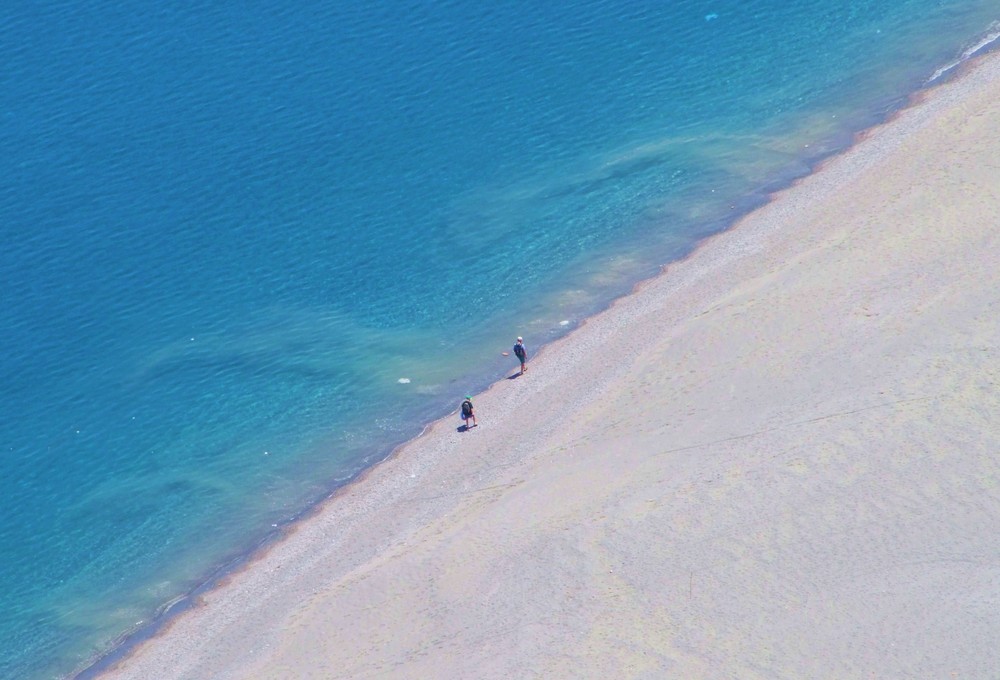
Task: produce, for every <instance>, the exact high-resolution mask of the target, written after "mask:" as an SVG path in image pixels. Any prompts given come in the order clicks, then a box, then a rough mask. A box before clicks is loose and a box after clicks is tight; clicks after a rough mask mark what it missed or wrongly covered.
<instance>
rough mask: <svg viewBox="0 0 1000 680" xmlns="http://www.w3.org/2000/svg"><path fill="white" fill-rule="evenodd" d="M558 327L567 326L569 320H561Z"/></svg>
mask: <svg viewBox="0 0 1000 680" xmlns="http://www.w3.org/2000/svg"><path fill="white" fill-rule="evenodd" d="M559 325H560V326H568V325H569V319H563V320H562V321H560V322H559Z"/></svg>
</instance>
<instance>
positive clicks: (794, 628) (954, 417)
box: [107, 57, 1000, 679]
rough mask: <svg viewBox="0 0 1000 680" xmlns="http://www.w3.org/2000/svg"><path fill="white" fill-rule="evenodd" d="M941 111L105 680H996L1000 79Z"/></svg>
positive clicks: (694, 261) (588, 329)
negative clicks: (635, 679)
mask: <svg viewBox="0 0 1000 680" xmlns="http://www.w3.org/2000/svg"><path fill="white" fill-rule="evenodd" d="M924 99H925V101H923V102H922V103H920V104H918V105H915V106H912V107H910V108H908V109H906V110H905V111H903V112H901V113H900V114H899V115H897V116H896V117H895V118H894V120H893V121H891V122H890V123H888V124H886V125H883V126H881V127H879V128H877V129H875V130H872V131H870V132H869V133H868V134H867V135H866V138H865V139H863V140H861V141H859V143H858V144H857V145H855V146H854V147H853V148H852V149H851V150H849V151H848V152H846V153H845V154H843V155H841V156H838V157H837V158H834V159H832V160H830V161H828V162H827V163H826V164H825V166H824V167H823V168H822V169H821V170H819V171H818V172H817V173H815V174H813V175H812V176H810V177H808V178H807V179H805V180H803V181H802V182H800V183H799V184H797V185H796V186H795V187H793V188H791V189H789V190H787V191H783V192H781V194H780V195H778V196H777V197H776V198H775V200H774V201H773V202H772V203H770V204H769V205H767V206H765V207H764V208H762V209H760V210H758V211H756V212H754V213H753V214H752V215H750V216H749V217H747V218H746V219H744V220H743V221H741V223H740V224H739V225H737V227H735V228H734V229H732V230H730V231H728V232H726V233H724V234H721V235H719V236H716V237H714V238H713V239H711V240H710V241H709V242H707V243H706V244H705V245H703V246H702V247H701V248H699V250H698V251H697V252H695V253H694V254H693V255H692V256H691V257H689V258H688V259H686V260H685V261H683V262H681V263H677V264H674V265H671V266H670V267H669V268H668V269H667V271H666V272H665V273H664V274H663V275H661V276H660V277H658V278H656V279H654V280H652V281H650V282H647V283H646V284H644V285H642V286H640V287H639V289H637V290H636V291H635V292H634V293H633V294H632V295H630V296H628V297H626V298H624V299H622V300H620V301H619V302H617V303H616V304H615V305H614V306H613V307H612V308H611V309H610V310H609V311H607V312H605V313H603V314H601V315H599V316H597V317H595V318H593V319H590V320H589V321H588V322H587V323H586V324H585V325H584V326H583V327H582V328H580V329H579V330H577V331H575V332H574V333H572V334H571V335H570V336H569V337H567V338H565V339H563V340H561V341H559V342H557V343H554V344H553V345H551V346H549V347H548V348H546V350H545V351H544V352H543V353H542V354H541V356H539V357H538V358H537V359H536V360H533V361H532V362H531V363H530V365H529V371H528V373H527V374H526V375H525V376H523V377H521V378H519V379H517V380H502V381H500V382H499V383H498V384H496V385H495V386H494V387H493V388H492V389H490V390H489V391H488V392H487V393H485V394H483V395H480V396H479V397H477V398H476V400H475V401H476V408H477V415H478V416H479V423H480V426H479V427H478V428H475V429H474V430H472V431H470V432H458V431H457V430H456V428H457V426H458V425H459V420H458V418H457V416H455V417H450V418H447V419H445V420H442V421H440V422H438V423H435V424H434V425H433V426H431V427H430V428H429V429H428V431H427V432H425V434H424V435H423V436H421V437H420V438H418V439H417V440H415V441H413V442H411V443H410V444H408V445H407V446H406V447H404V448H403V449H402V450H400V451H399V452H398V453H397V454H396V455H395V456H394V457H393V458H392V459H391V460H389V461H388V462H386V463H384V464H382V465H380V466H378V467H376V468H375V469H374V470H372V471H371V472H370V473H369V474H367V475H366V477H365V478H364V479H363V480H361V481H359V482H358V483H356V484H353V485H351V486H350V487H349V488H348V489H346V490H345V491H344V492H342V493H341V494H339V495H338V496H337V497H336V498H334V499H332V500H331V501H330V502H328V503H327V504H326V505H325V506H324V507H323V508H322V509H321V510H320V511H319V512H317V514H316V515H315V516H313V517H311V518H309V519H307V520H305V521H304V522H302V523H300V524H299V525H298V526H297V527H296V528H295V530H294V532H293V533H292V534H291V535H290V536H289V537H288V538H287V539H286V540H284V541H282V542H280V543H279V544H277V545H275V546H273V547H272V548H271V549H269V550H268V552H267V553H266V554H264V555H262V556H261V557H260V559H258V560H256V561H254V562H253V563H252V564H250V565H249V566H248V567H247V568H245V569H244V570H242V571H241V572H239V573H236V574H234V575H232V577H230V578H229V579H228V580H227V582H226V583H225V584H223V585H222V586H220V587H219V588H217V589H215V590H213V591H212V592H209V593H208V594H206V595H204V596H203V597H202V598H201V602H200V603H199V605H198V606H195V607H193V608H192V609H191V610H190V611H188V612H186V613H184V614H183V615H181V616H179V617H178V618H177V619H176V620H175V621H173V622H172V623H171V624H170V626H169V627H168V628H167V629H166V630H164V631H163V632H162V633H161V634H159V635H157V636H156V637H155V638H153V639H151V640H149V641H147V642H145V643H143V644H142V645H140V646H139V647H138V648H137V649H136V650H135V651H134V652H133V653H132V654H131V655H130V656H129V657H128V658H126V659H125V660H123V661H121V662H119V663H118V665H117V667H116V668H113V669H111V670H110V671H108V673H107V676H108V677H111V678H341V677H344V678H348V677H349V678H362V677H379V678H383V677H390V678H391V677H399V678H472V677H475V678H528V677H594V678H606V677H649V678H661V677H676V678H719V677H734V678H736V677H738V678H743V679H746V678H769V679H770V678H862V677H863V678H869V677H876V678H949V677H958V678H981V677H990V676H992V675H995V674H996V672H997V669H1000V645H998V644H997V640H1000V613H998V612H1000V532H998V531H997V526H998V525H1000V132H998V131H1000V60H998V59H997V58H996V57H989V58H986V59H984V60H983V62H982V63H981V64H979V65H978V66H977V67H976V68H975V69H971V70H970V72H969V73H967V74H965V75H964V76H962V77H961V78H958V79H956V80H955V81H954V82H951V83H948V84H946V85H943V86H941V87H939V88H937V89H936V90H934V91H933V92H931V93H929V94H928V95H926V96H925V97H924ZM527 340H528V341H529V343H530V340H531V339H530V338H527Z"/></svg>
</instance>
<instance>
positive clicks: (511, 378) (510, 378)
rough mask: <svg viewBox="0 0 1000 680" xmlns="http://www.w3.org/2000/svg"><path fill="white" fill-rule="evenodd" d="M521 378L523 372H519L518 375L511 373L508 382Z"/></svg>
mask: <svg viewBox="0 0 1000 680" xmlns="http://www.w3.org/2000/svg"><path fill="white" fill-rule="evenodd" d="M520 377H521V372H520V371H518V372H517V373H511V374H510V375H508V376H507V380H517V379H518V378H520Z"/></svg>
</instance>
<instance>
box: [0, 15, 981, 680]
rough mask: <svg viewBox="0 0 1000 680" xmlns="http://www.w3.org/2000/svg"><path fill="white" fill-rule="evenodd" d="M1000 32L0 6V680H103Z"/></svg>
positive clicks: (868, 18)
mask: <svg viewBox="0 0 1000 680" xmlns="http://www.w3.org/2000/svg"><path fill="white" fill-rule="evenodd" d="M998 15H1000V10H998V9H997V8H996V5H995V3H993V2H968V1H963V2H960V1H958V0H942V1H939V0H895V1H893V2H889V1H888V0H879V1H875V0H871V1H868V2H861V1H853V2H848V1H842V0H832V1H825V2H818V1H804V0H794V1H791V2H789V1H786V2H778V1H777V0H755V1H750V2H735V1H728V2H723V1H719V2H694V1H691V0H681V1H678V2H673V3H663V2H655V3H654V2H636V3H628V4H625V3H611V2H606V1H602V2H585V3H572V4H569V3H550V4H547V5H546V6H545V7H544V8H540V7H534V6H532V5H530V4H528V3H501V4H499V5H496V6H491V7H489V8H481V7H476V6H475V5H474V4H472V3H458V2H444V3H437V4H434V5H427V4H425V3H417V2H412V1H409V0H400V1H399V2H395V3H315V4H312V5H309V6H307V7H305V8H291V9H290V8H287V7H285V6H284V5H282V4H279V3H252V4H250V5H246V6H241V7H239V8H236V7H233V8H229V7H204V8H195V9H191V8H186V7H183V6H180V5H173V4H168V5H164V6H157V7H156V8H155V9H151V8H150V6H149V5H140V4H138V3H132V2H128V1H125V2H122V3H119V4H116V5H114V6H84V5H76V4H72V3H66V2H41V3H8V4H6V5H5V6H4V8H3V9H0V64H2V66H0V82H2V85H3V87H2V88H0V120H2V126H0V164H2V170H3V177H4V181H3V183H2V184H0V216H2V219H0V230H2V236H3V244H4V247H3V249H2V251H0V280H2V281H3V291H4V296H3V303H2V305H0V322H2V325H0V327H2V328H3V329H4V332H5V336H6V342H5V346H4V351H3V352H2V353H0V370H2V375H3V377H4V381H3V383H4V389H3V391H2V394H0V413H2V416H3V417H2V418H0V451H3V453H4V454H5V462H6V470H5V474H4V475H3V476H2V478H0V498H2V501H0V502H2V503H3V509H4V516H5V522H4V524H3V525H2V528H0V555H2V557H0V577H2V582H3V583H4V586H5V587H4V589H3V591H2V595H0V606H2V608H3V611H4V612H5V616H4V617H0V677H59V676H62V675H65V674H68V673H72V672H73V671H74V670H75V669H79V668H82V667H84V666H85V665H86V664H87V663H88V662H89V661H90V660H92V659H93V658H95V656H96V655H99V654H101V653H103V652H105V651H107V650H108V649H110V648H111V647H112V645H113V644H114V641H115V640H116V639H118V638H119V637H120V636H121V635H123V634H125V633H127V632H129V631H132V630H136V629H141V628H142V626H143V625H147V624H148V623H149V622H150V621H151V620H152V619H153V617H154V616H155V614H156V612H157V611H159V610H160V609H161V608H162V607H164V605H166V604H167V603H169V602H171V601H173V600H175V599H176V598H178V597H179V596H182V595H183V594H185V593H187V592H190V591H191V589H193V588H195V587H197V586H198V585H199V584H201V583H203V582H204V581H205V580H206V579H208V578H209V577H210V576H211V575H212V574H213V573H215V572H216V570H217V569H219V568H220V567H224V566H225V565H226V564H228V563H230V561H231V560H233V559H235V558H238V557H239V556H240V555H243V554H245V553H246V551H247V550H249V549H251V548H252V547H253V546H254V545H256V544H258V543H259V541H261V540H264V539H266V537H267V536H268V535H269V534H270V533H271V532H273V531H274V530H275V527H276V526H279V525H281V524H282V523H284V522H287V521H288V520H290V519H292V518H294V517H296V516H297V515H298V514H299V513H301V512H302V510H303V509H305V508H306V507H308V506H309V504H310V503H313V502H315V501H316V500H317V499H319V498H322V497H323V496H325V495H326V494H328V493H329V491H330V490H331V489H333V488H335V487H336V485H337V484H339V483H343V482H344V481H345V480H347V479H350V478H351V477H352V476H353V475H355V474H356V473H357V472H358V471H359V470H361V469H363V468H364V467H365V466H366V465H369V464H371V463H372V462H374V461H376V460H378V459H380V458H382V457H383V456H384V455H385V454H386V453H387V452H388V451H389V450H390V448H391V447H392V446H393V445H394V444H396V443H398V442H400V441H402V440H404V439H406V438H408V437H410V436H413V435H415V434H416V433H418V432H419V431H420V428H421V426H422V424H423V423H425V422H427V421H428V420H430V419H432V418H435V417H438V416H441V415H443V414H445V413H447V412H448V411H449V410H451V409H453V408H454V407H455V405H456V404H457V401H456V400H457V399H458V398H459V397H461V395H463V394H464V393H465V392H466V391H468V390H473V389H477V388H481V387H483V386H485V385H487V384H488V383H489V382H490V381H492V380H494V379H496V378H498V377H499V376H501V375H503V374H504V373H503V372H504V371H505V370H510V369H511V368H512V364H511V363H509V362H508V363H503V362H502V360H501V359H500V358H499V356H498V355H499V351H500V350H502V349H508V345H509V344H510V342H511V339H512V338H513V337H514V336H515V335H518V334H520V335H524V336H525V338H526V340H527V341H528V343H529V345H533V346H535V347H537V346H538V345H539V344H541V343H543V342H544V341H546V340H548V339H551V338H552V337H555V336H557V335H559V334H561V333H564V332H565V331H566V330H568V329H572V328H573V326H574V325H575V324H576V323H577V322H578V321H579V320H580V319H581V318H583V317H584V316H586V315H587V314H589V313H592V312H594V311H595V310H598V309H600V308H602V307H603V306H605V305H606V304H607V302H608V301H609V300H610V299H612V298H613V297H614V296H616V295H620V294H622V293H623V292H626V291H627V290H628V289H629V288H630V286H631V285H632V283H634V282H635V281H636V280H637V279H639V278H642V277H644V276H648V275H651V274H653V273H655V272H656V271H657V269H658V267H659V266H660V265H662V264H663V263H665V262H668V261H670V260H671V259H675V258H677V257H679V256H682V255H683V254H684V253H686V252H688V251H689V250H690V248H691V247H692V245H693V244H694V243H695V242H696V241H697V239H698V238H700V237H703V236H704V235H706V234H709V233H712V232H713V231H716V230H718V229H720V228H723V227H724V226H726V225H727V224H729V222H730V221H731V220H732V218H733V217H734V216H735V215H736V214H738V213H740V212H741V211H745V210H746V209H748V208H750V207H752V206H753V205H755V204H758V203H759V202H760V201H761V200H763V198H764V196H765V195H766V192H767V191H768V190H770V189H773V188H775V187H778V186H782V185H783V184H785V183H787V182H788V181H789V180H791V179H792V178H794V177H796V176H800V175H801V174H803V173H805V172H807V171H808V169H809V167H810V164H811V163H813V162H814V161H815V160H816V159H819V158H822V157H823V156H824V155H825V154H827V153H829V152H830V151H832V150H834V149H836V148H839V147H841V146H843V145H844V144H846V143H847V142H848V141H849V139H850V135H851V133H853V132H854V131H857V130H858V129H861V128H863V127H864V126H866V125H869V124H870V123H872V122H873V121H875V120H878V119H879V117H880V116H882V115H884V114H885V113H886V112H887V111H889V110H890V109H891V108H892V107H894V106H897V105H898V104H899V103H900V102H901V101H902V100H903V98H904V97H905V96H906V95H907V93H909V92H911V91H913V90H914V89H915V88H918V87H921V86H922V85H923V84H924V83H925V82H926V80H927V79H928V77H930V76H931V74H933V73H934V72H935V70H936V69H938V68H939V67H941V66H942V65H945V64H948V63H950V62H951V61H953V60H954V59H955V58H956V57H958V56H960V55H961V54H962V52H963V50H965V49H966V48H967V47H968V46H970V45H974V44H976V43H977V42H978V41H979V40H980V39H981V38H982V37H983V36H984V35H987V34H989V32H990V31H991V30H993V29H991V25H992V22H994V21H995V20H997V19H1000V16H998ZM401 378H406V379H408V380H409V381H410V382H408V383H400V382H399V380H400V379H401Z"/></svg>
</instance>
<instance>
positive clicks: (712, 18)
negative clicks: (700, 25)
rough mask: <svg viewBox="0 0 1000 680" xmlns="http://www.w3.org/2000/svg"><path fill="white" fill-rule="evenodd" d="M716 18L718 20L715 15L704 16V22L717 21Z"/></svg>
mask: <svg viewBox="0 0 1000 680" xmlns="http://www.w3.org/2000/svg"><path fill="white" fill-rule="evenodd" d="M718 18H719V15H718V14H715V13H712V14H706V15H705V21H714V20H715V19H718Z"/></svg>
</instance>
